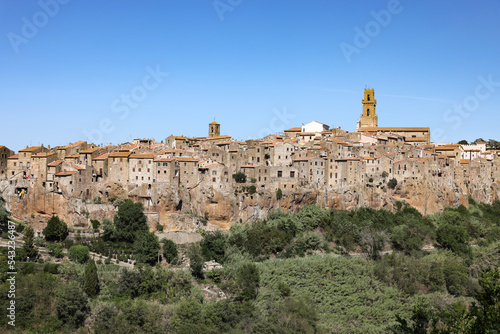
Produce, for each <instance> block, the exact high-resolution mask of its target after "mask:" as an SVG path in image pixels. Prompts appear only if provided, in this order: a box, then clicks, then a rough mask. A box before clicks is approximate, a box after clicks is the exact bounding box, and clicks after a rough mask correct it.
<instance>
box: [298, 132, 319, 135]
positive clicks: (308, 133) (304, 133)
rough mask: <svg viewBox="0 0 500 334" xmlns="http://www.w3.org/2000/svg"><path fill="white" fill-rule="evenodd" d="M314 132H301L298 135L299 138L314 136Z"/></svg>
mask: <svg viewBox="0 0 500 334" xmlns="http://www.w3.org/2000/svg"><path fill="white" fill-rule="evenodd" d="M315 135H316V133H315V132H301V133H299V136H315Z"/></svg>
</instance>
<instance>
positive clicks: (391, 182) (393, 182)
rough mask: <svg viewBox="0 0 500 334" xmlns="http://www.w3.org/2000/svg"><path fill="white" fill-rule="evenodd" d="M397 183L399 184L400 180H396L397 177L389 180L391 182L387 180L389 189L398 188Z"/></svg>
mask: <svg viewBox="0 0 500 334" xmlns="http://www.w3.org/2000/svg"><path fill="white" fill-rule="evenodd" d="M397 185H398V180H396V179H395V178H392V179H390V180H389V182H387V186H388V187H389V189H394V188H396V186H397Z"/></svg>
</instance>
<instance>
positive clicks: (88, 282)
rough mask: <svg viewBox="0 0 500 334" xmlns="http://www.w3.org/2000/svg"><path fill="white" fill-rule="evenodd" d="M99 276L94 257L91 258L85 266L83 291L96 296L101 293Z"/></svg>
mask: <svg viewBox="0 0 500 334" xmlns="http://www.w3.org/2000/svg"><path fill="white" fill-rule="evenodd" d="M99 289H100V288H99V277H98V276H97V267H96V265H95V262H94V259H89V261H88V262H87V265H86V266H85V276H84V281H83V291H84V292H85V293H86V294H87V296H89V297H95V296H97V295H98V294H99Z"/></svg>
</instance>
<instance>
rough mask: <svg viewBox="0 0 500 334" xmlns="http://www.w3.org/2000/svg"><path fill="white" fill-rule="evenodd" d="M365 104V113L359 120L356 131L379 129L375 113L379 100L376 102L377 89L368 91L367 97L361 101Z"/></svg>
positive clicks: (366, 90) (366, 92)
mask: <svg viewBox="0 0 500 334" xmlns="http://www.w3.org/2000/svg"><path fill="white" fill-rule="evenodd" d="M361 103H362V104H363V113H362V114H361V117H360V118H359V120H358V124H357V126H356V131H358V130H359V128H362V127H378V116H377V113H376V112H375V108H376V106H377V100H375V89H366V88H365V96H364V99H363V100H362V101H361Z"/></svg>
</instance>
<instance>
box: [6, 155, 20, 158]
mask: <svg viewBox="0 0 500 334" xmlns="http://www.w3.org/2000/svg"><path fill="white" fill-rule="evenodd" d="M7 159H19V154H14V155H11V156H10V157H8V158H7Z"/></svg>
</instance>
